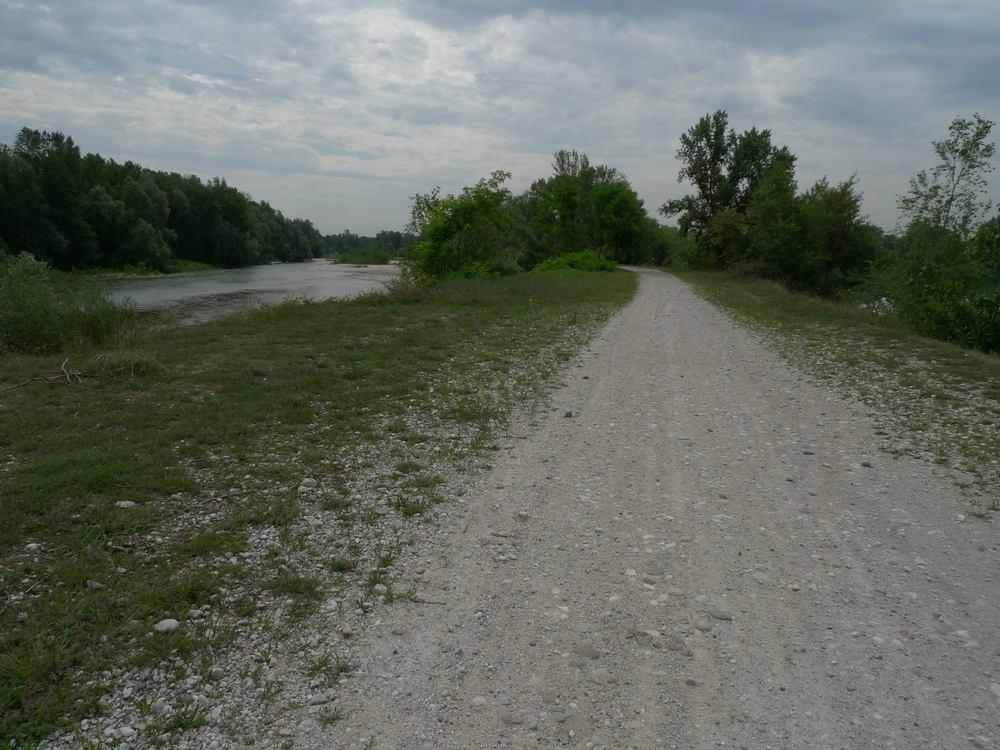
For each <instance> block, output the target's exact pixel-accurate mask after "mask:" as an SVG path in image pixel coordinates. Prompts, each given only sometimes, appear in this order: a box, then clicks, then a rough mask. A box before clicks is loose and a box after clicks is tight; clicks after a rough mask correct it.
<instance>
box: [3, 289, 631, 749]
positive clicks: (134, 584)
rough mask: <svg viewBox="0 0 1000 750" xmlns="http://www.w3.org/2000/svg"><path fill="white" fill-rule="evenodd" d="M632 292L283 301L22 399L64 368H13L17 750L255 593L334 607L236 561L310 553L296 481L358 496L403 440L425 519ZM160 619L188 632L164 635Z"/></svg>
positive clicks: (11, 600)
mask: <svg viewBox="0 0 1000 750" xmlns="http://www.w3.org/2000/svg"><path fill="white" fill-rule="evenodd" d="M634 288H635V279H634V277H633V276H632V275H631V274H625V273H615V274H587V273H579V272H573V271H564V272H553V273H549V274H532V275H529V274H524V275H518V276H512V277H507V278H501V279H485V280H456V281H453V282H449V283H447V284H443V285H441V286H439V287H435V288H433V289H431V290H429V291H425V290H401V291H399V292H397V293H396V294H390V295H387V296H386V295H369V296H366V297H363V298H360V299H356V300H351V301H331V302H325V303H310V302H294V303H286V304H282V305H278V306H276V307H272V308H267V309H264V310H260V311H257V312H254V313H250V314H247V315H242V316H236V317H232V318H227V319H223V320H218V321H214V322H211V323H207V324H205V325H202V326H198V327H195V328H185V329H183V330H166V331H164V330H162V329H161V330H153V329H150V330H148V331H146V332H145V334H144V335H143V334H140V335H138V336H136V337H135V338H134V339H133V340H132V341H131V342H130V343H129V348H128V349H122V350H117V351H112V352H104V351H98V350H93V349H80V350H78V351H76V352H73V353H72V354H71V356H70V364H69V365H68V367H69V369H73V368H77V369H78V370H79V371H86V372H89V373H92V374H93V375H94V376H95V377H87V378H83V379H74V380H72V382H69V381H62V380H42V381H31V382H26V381H30V380H31V378H32V377H34V376H36V375H37V374H38V373H44V372H49V371H52V370H53V369H58V368H59V367H60V366H61V363H62V361H63V359H65V357H66V353H64V352H61V353H60V354H59V355H57V356H56V355H53V356H48V357H46V356H34V355H10V356H5V357H4V358H3V359H2V360H0V364H2V366H0V488H2V492H0V512H2V514H3V519H4V523H3V524H2V526H0V737H2V738H11V739H12V740H15V741H17V742H20V743H21V744H20V745H18V746H24V745H26V744H28V743H31V742H33V741H38V740H41V739H42V738H44V737H46V736H48V735H49V734H50V733H52V732H54V731H57V730H68V729H72V727H73V725H74V724H75V722H76V721H78V720H79V719H80V718H81V717H84V716H87V715H92V714H93V713H94V712H96V711H97V710H98V709H99V701H98V699H99V697H100V696H101V694H102V692H103V691H104V690H106V682H102V678H101V676H102V675H105V676H107V675H110V674H111V673H112V670H114V669H116V668H129V667H134V666H135V665H136V664H149V663H157V662H158V661H162V660H163V659H168V658H195V655H196V654H197V652H198V650H199V649H203V648H205V647H206V640H205V639H206V638H208V637H210V636H208V635H206V633H205V631H204V630H200V629H199V627H198V623H199V622H200V621H201V620H198V618H199V617H200V616H201V615H199V614H198V613H199V612H204V611H206V610H205V608H206V607H211V608H212V611H213V613H214V614H215V615H218V616H223V617H225V616H231V617H234V618H245V617H251V616H253V612H254V603H255V601H256V597H258V596H260V597H266V596H280V597H284V598H286V599H287V600H288V601H290V602H292V603H293V604H295V605H302V606H303V607H305V606H307V605H308V604H309V602H311V601H313V600H315V599H317V598H318V597H320V596H321V595H322V590H321V588H322V585H323V584H322V581H319V582H317V581H313V580H312V579H311V578H308V577H304V575H303V574H299V573H298V572H296V573H295V574H292V573H289V571H288V570H287V568H286V567H283V565H282V562H281V559H280V557H281V555H280V552H279V553H275V554H274V555H270V557H273V558H274V567H273V569H272V570H271V571H269V572H268V573H267V574H264V575H261V573H260V571H255V572H254V573H252V574H251V573H249V572H248V571H247V569H246V568H245V566H243V565H242V564H241V563H242V560H243V559H244V556H245V555H246V554H248V553H246V552H244V549H245V547H246V544H247V538H248V536H249V537H255V538H256V537H258V536H260V535H261V533H262V531H261V530H262V529H263V530H266V531H268V533H270V534H271V536H272V537H273V539H274V543H275V545H282V546H281V547H280V548H279V547H278V546H275V547H272V548H270V549H269V550H268V552H269V553H270V552H273V551H274V550H279V549H289V550H293V551H294V552H295V553H296V554H298V553H302V554H305V553H306V552H307V551H308V546H309V540H308V539H307V538H306V537H305V536H304V535H303V534H302V533H301V532H300V530H299V529H298V528H297V527H296V521H297V519H299V517H300V516H301V515H302V513H303V512H304V510H303V508H304V506H308V505H309V503H310V502H313V501H311V500H310V496H309V495H308V494H305V495H304V494H303V493H302V488H301V487H300V488H299V491H298V492H297V491H296V487H297V485H299V482H300V479H301V478H302V476H303V473H304V472H308V473H309V474H310V475H311V476H315V477H317V478H319V479H320V481H322V482H324V483H325V485H335V484H337V483H343V485H344V486H348V485H349V484H350V472H351V471H354V470H355V469H356V467H357V466H358V465H359V464H358V461H359V460H361V459H358V458H357V457H358V456H360V457H362V459H363V458H364V456H365V455H366V451H370V452H381V451H376V449H375V446H379V445H381V444H383V442H384V440H385V438H386V436H387V435H390V436H391V437H392V439H393V441H394V444H395V445H397V446H406V447H407V450H405V451H400V455H398V456H395V457H391V458H390V461H391V463H390V471H391V472H392V473H393V474H396V475H398V476H399V477H402V478H403V479H402V480H401V481H405V482H406V487H407V488H408V492H410V494H409V495H408V496H407V497H406V498H405V502H404V503H401V505H400V508H399V510H401V511H402V512H403V513H412V514H418V513H419V512H421V511H422V510H424V509H426V508H427V507H429V504H430V503H431V502H432V501H433V500H434V499H435V494H434V488H435V487H436V485H437V482H438V480H437V478H436V476H434V475H429V474H425V473H421V469H422V467H424V466H425V465H430V464H431V463H433V461H431V460H430V459H431V458H433V460H434V461H438V460H440V458H441V456H442V455H447V454H448V451H449V450H450V451H453V452H454V453H455V454H456V457H460V455H459V454H462V453H463V451H464V452H465V453H466V454H467V453H469V452H475V451H476V450H480V451H484V450H487V449H488V446H489V443H490V434H491V430H492V429H493V428H494V427H495V425H496V424H497V423H498V421H502V419H503V418H504V417H505V416H506V414H508V413H509V411H510V409H511V408H513V404H514V401H515V399H516V397H517V395H518V394H519V393H520V394H523V392H524V389H523V387H521V386H523V385H524V383H521V382H512V380H513V381H518V380H519V379H521V378H528V377H534V378H538V377H544V376H545V375H547V374H551V373H552V372H554V371H555V369H557V367H558V365H559V363H560V362H561V361H564V360H565V359H566V358H568V357H569V356H570V355H571V354H572V351H573V350H575V347H576V346H577V345H579V343H581V342H582V340H583V339H582V338H581V337H582V336H583V335H584V333H585V331H586V330H589V328H590V327H592V326H593V325H594V324H595V323H596V322H599V321H600V320H603V319H605V318H606V317H607V316H608V315H610V313H611V312H612V311H613V310H614V309H615V308H616V307H617V306H619V305H621V304H622V303H624V302H625V301H626V300H627V299H628V298H629V297H630V296H631V295H632V293H633V292H634ZM553 353H555V356H553ZM528 362H533V363H535V364H534V365H533V366H532V367H531V368H528V369H525V367H524V366H523V365H524V363H528ZM25 383H26V384H25ZM22 384H23V385H22ZM433 435H446V436H449V435H451V436H459V435H471V436H472V437H471V438H470V439H469V440H468V441H467V443H461V444H460V441H459V440H457V438H456V439H454V440H451V441H450V442H449V440H447V439H446V440H444V441H442V440H440V439H432V436H433ZM462 446H465V447H462ZM431 451H433V456H428V455H427V454H428V453H429V452H431ZM404 454H405V455H404ZM373 460H374V459H373ZM275 488H278V489H275ZM345 493H346V491H345ZM352 502H353V498H352V497H351V496H350V495H349V493H346V494H345V495H344V496H343V497H341V496H333V497H328V498H326V499H325V500H324V501H323V503H324V504H323V507H322V509H321V510H317V512H336V513H341V514H344V518H343V521H344V525H345V531H344V534H345V536H346V535H347V534H349V533H350V529H351V525H352V524H355V525H356V524H357V522H358V520H359V519H358V518H354V519H352V518H351V517H350V513H351V503H352ZM373 512H374V511H372V510H371V509H369V510H367V511H365V516H364V517H362V518H361V520H363V519H364V518H366V517H367V515H368V514H371V513H373ZM375 516H376V518H375V521H376V522H377V521H378V513H375ZM343 552H344V556H340V557H338V558H336V559H334V560H331V559H330V557H329V550H325V555H326V557H325V558H324V560H323V565H328V566H330V568H331V569H332V572H337V573H339V574H340V575H345V574H347V575H350V574H351V573H350V572H349V571H351V570H352V569H353V568H354V567H355V560H354V555H355V553H356V552H357V551H356V550H352V549H351V547H350V546H348V547H347V548H346V549H345V550H344V551H343ZM384 557H385V555H381V556H380V559H378V560H375V561H374V564H376V565H381V564H382V563H384V562H386V560H384V559H381V558H384ZM360 574H361V573H359V575H360ZM369 583H371V582H369ZM376 585H379V583H378V582H376V583H373V584H372V588H374V587H375V586H376ZM382 585H384V584H382ZM233 590H240V591H243V593H242V594H241V595H240V596H239V597H238V598H233V597H229V598H227V597H226V596H224V595H223V594H224V593H225V592H227V591H229V592H231V591H233ZM167 617H172V618H175V619H178V620H180V621H181V629H180V630H178V631H175V632H173V633H170V634H168V635H163V634H157V633H153V632H151V626H152V624H153V623H155V622H157V621H159V620H160V619H162V618H167ZM218 630H219V629H218V628H216V631H218ZM207 645H211V644H207Z"/></svg>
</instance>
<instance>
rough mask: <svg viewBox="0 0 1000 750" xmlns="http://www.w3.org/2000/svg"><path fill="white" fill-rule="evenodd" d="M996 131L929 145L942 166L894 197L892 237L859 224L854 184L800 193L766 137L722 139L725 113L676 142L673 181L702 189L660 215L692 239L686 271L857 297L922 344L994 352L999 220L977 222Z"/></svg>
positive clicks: (986, 206)
mask: <svg viewBox="0 0 1000 750" xmlns="http://www.w3.org/2000/svg"><path fill="white" fill-rule="evenodd" d="M992 126H993V123H992V122H990V121H989V120H985V119H983V118H982V117H980V116H979V115H975V116H974V117H973V119H971V120H970V119H966V118H961V117H959V118H956V119H955V120H954V121H953V122H952V124H951V127H950V128H949V135H948V137H947V138H945V139H943V140H941V141H935V142H934V143H933V147H934V152H935V154H936V155H937V157H938V159H939V163H938V164H937V165H935V166H934V167H933V168H931V169H930V170H924V171H921V172H920V173H919V174H918V175H917V176H916V177H914V178H913V179H912V180H911V181H910V190H909V192H908V193H907V194H906V195H903V196H900V198H899V208H900V211H901V212H902V214H903V216H904V221H905V224H904V230H903V232H902V234H901V235H899V236H895V235H891V234H885V233H884V232H882V230H880V229H878V228H877V227H875V226H873V225H871V224H869V223H868V222H867V221H866V220H865V218H864V217H863V216H862V214H861V195H860V194H859V193H858V190H857V181H856V180H855V179H854V178H851V179H849V180H846V181H844V182H841V183H839V184H836V185H833V184H830V183H829V182H828V181H827V180H826V179H825V178H824V179H821V180H819V181H818V182H817V183H816V184H814V185H813V186H812V187H811V188H809V189H808V190H806V191H805V192H802V193H800V192H798V186H797V183H796V180H795V157H794V156H793V155H792V154H791V153H790V152H789V151H788V149H787V148H784V147H781V148H778V147H775V146H773V145H771V142H770V133H769V131H767V130H764V131H758V130H756V129H753V130H749V131H747V132H745V133H742V134H737V133H736V132H735V131H733V130H731V129H729V130H727V127H728V118H727V116H726V113H725V112H716V113H714V114H710V115H706V116H704V117H703V118H701V120H699V121H698V123H697V124H696V125H694V126H693V127H692V128H690V129H689V130H688V131H687V133H685V134H684V135H683V136H682V137H681V147H680V149H679V150H678V152H677V158H678V159H679V160H680V161H681V163H682V165H683V166H682V169H681V172H680V176H679V179H680V180H689V181H690V182H691V183H692V184H693V185H694V186H695V188H696V191H697V192H696V193H694V194H692V195H688V196H685V197H684V198H681V199H679V200H672V201H668V202H667V203H666V204H664V206H663V207H662V208H661V212H663V213H664V214H667V215H674V214H679V219H678V224H679V227H680V232H681V233H682V234H684V235H686V236H690V237H691V238H692V239H693V242H691V243H689V244H688V245H687V246H686V247H683V248H681V249H680V252H679V256H680V258H681V260H682V261H683V262H684V263H686V265H688V266H691V267H696V268H697V267H702V268H716V269H731V270H735V271H737V272H741V273H747V274H751V275H755V276H762V277H765V278H772V279H777V280H780V281H782V282H784V283H785V284H787V285H789V286H790V287H792V288H795V289H800V290H804V291H808V292H812V293H815V294H820V295H823V296H838V295H850V296H855V297H860V298H862V299H866V300H867V301H869V302H878V303H879V304H878V306H879V307H881V308H882V309H887V310H891V311H894V312H895V313H896V314H898V315H899V317H900V318H902V319H903V320H904V321H905V322H907V323H908V324H909V325H910V326H911V327H912V328H913V329H914V330H916V331H918V332H920V333H923V334H925V335H928V336H933V337H936V338H942V339H945V340H949V341H955V342H958V343H961V344H963V345H965V346H972V347H977V348H980V349H983V350H985V351H996V350H1000V248H998V243H1000V240H998V236H1000V228H998V227H1000V219H996V218H995V219H993V220H991V221H986V222H985V223H984V220H985V219H986V218H987V217H988V216H989V214H990V212H991V211H993V208H994V207H993V205H992V203H991V202H990V201H989V200H987V199H986V198H985V197H984V196H985V192H986V175H987V174H988V173H989V172H990V171H991V169H992V167H991V165H990V160H991V158H992V157H993V155H994V147H993V144H992V143H989V142H988V141H987V138H988V136H989V133H990V130H991V128H992Z"/></svg>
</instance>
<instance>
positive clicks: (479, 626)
mask: <svg viewBox="0 0 1000 750" xmlns="http://www.w3.org/2000/svg"><path fill="white" fill-rule="evenodd" d="M638 273H640V275H641V285H640V290H639V293H638V295H637V297H636V299H635V300H634V301H633V302H632V303H631V304H630V305H628V306H627V307H626V308H625V309H623V311H622V312H620V313H619V314H618V315H617V316H616V317H615V318H614V319H613V320H612V321H611V322H610V323H609V324H608V326H607V327H606V328H605V329H604V330H603V331H602V333H601V334H600V335H599V336H598V337H597V338H596V339H595V340H594V341H593V342H592V344H591V346H590V347H589V349H588V350H587V351H586V352H585V353H583V354H582V355H581V357H580V359H579V360H578V362H576V363H574V364H573V365H571V366H570V368H569V369H568V370H567V372H566V376H565V379H566V381H567V383H566V386H565V387H564V388H562V389H560V390H558V391H557V392H556V393H555V394H554V396H553V400H552V402H551V404H550V407H551V411H549V412H547V413H545V414H542V415H536V416H535V418H534V421H532V420H531V419H530V418H527V417H526V418H525V419H524V421H523V422H522V423H521V424H520V425H518V426H516V427H515V428H514V429H513V431H512V434H511V437H510V440H509V445H508V446H505V447H507V448H508V449H509V450H506V451H502V452H501V453H499V454H498V458H497V461H496V462H495V466H494V469H493V470H492V471H490V472H488V473H486V474H484V475H483V476H481V477H480V478H479V479H477V480H476V481H475V484H474V485H473V487H472V489H471V491H470V492H469V493H468V494H467V495H466V496H465V497H464V498H462V499H463V500H464V503H462V504H459V503H452V504H450V507H449V509H448V510H447V511H445V513H444V515H443V516H442V519H441V524H442V525H441V526H440V527H438V528H436V529H432V533H428V540H427V541H426V542H424V543H418V546H417V555H418V557H417V561H416V562H415V563H414V564H413V569H412V570H411V571H410V572H411V575H417V576H418V577H419V580H420V587H419V590H418V598H419V600H420V602H419V603H417V602H415V603H407V604H399V605H396V606H393V607H387V608H384V609H380V610H379V612H378V614H377V618H378V619H377V620H375V621H373V622H371V623H370V624H369V625H368V626H366V627H365V628H364V629H363V631H361V632H358V633H356V635H355V640H356V642H355V654H356V655H357V656H356V658H358V669H357V671H356V672H355V673H354V674H353V675H352V676H351V679H350V680H349V681H348V682H347V683H345V684H344V686H343V688H342V689H343V691H344V693H343V694H342V700H341V702H342V705H343V706H344V708H345V717H344V718H343V719H342V720H341V721H338V722H336V723H334V724H332V725H329V726H327V727H321V726H320V725H319V724H314V725H313V727H312V729H311V730H310V731H305V732H298V733H297V734H296V736H295V737H294V740H293V742H294V745H295V746H296V747H303V748H327V747H376V748H493V747H528V746H531V747H552V746H560V745H566V746H570V747H587V748H594V747H601V748H653V747H668V748H669V747H677V748H702V747H706V748H707V747H743V748H915V747H921V748H932V747H933V748H939V747H940V748H965V747H973V748H976V747H981V748H986V747H993V746H994V743H998V742H1000V638H998V632H997V631H998V626H1000V617H998V614H1000V613H998V611H997V610H998V602H1000V591H998V575H997V571H998V564H997V562H998V557H997V544H996V533H995V530H994V529H993V528H992V527H991V526H990V525H988V524H987V523H985V522H981V521H977V520H975V519H974V518H971V517H966V516H965V509H966V506H965V505H964V504H963V501H962V500H961V498H960V495H959V492H958V490H957V489H956V488H955V487H954V486H953V485H952V484H950V482H949V481H948V480H947V478H946V477H945V476H944V475H943V472H940V473H939V471H938V470H937V469H936V468H935V467H933V466H932V465H929V464H926V463H921V462H919V461H916V460H913V459H910V458H905V457H904V458H900V459H894V458H891V457H890V456H888V455H885V454H881V453H879V452H878V451H877V448H876V447H875V446H876V445H877V444H878V438H877V436H876V435H875V433H874V430H875V428H874V427H873V426H872V423H871V422H870V420H869V419H868V418H867V417H866V416H865V414H864V413H863V411H862V410H861V409H860V408H859V407H857V406H856V405H853V404H850V403H847V402H845V401H843V400H840V399H838V398H837V397H835V396H834V395H833V394H832V393H830V392H828V391H826V390H823V389H821V388H818V387H816V386H814V385H812V384H810V383H809V382H808V381H807V379H806V378H805V377H804V376H803V375H802V374H800V373H798V372H796V371H794V370H792V369H791V368H790V367H789V366H788V365H787V364H785V363H784V362H783V361H782V360H780V359H779V358H778V357H777V356H776V355H774V354H773V353H771V352H770V351H769V350H767V349H766V348H765V347H764V346H762V344H761V343H760V341H759V340H758V339H756V338H755V337H754V335H752V334H749V333H748V332H747V331H745V330H743V329H741V328H739V327H737V326H736V325H734V324H733V323H732V322H731V321H730V320H729V319H728V318H727V317H726V316H725V315H724V314H722V313H721V312H719V311H718V310H716V309H715V308H713V307H712V306H710V305H709V304H708V303H706V302H704V301H703V300H701V299H700V298H699V297H697V296H696V295H695V294H694V293H693V292H692V291H691V290H690V289H689V288H688V287H687V286H686V285H684V284H683V283H682V282H680V281H678V280H676V279H674V278H673V277H670V276H668V275H666V274H663V273H660V272H655V271H639V272H638ZM431 537H433V538H431Z"/></svg>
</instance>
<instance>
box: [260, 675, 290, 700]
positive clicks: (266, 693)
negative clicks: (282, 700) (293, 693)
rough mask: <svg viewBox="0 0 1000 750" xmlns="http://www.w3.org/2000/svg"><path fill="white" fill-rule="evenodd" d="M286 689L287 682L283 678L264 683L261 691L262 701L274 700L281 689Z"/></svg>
mask: <svg viewBox="0 0 1000 750" xmlns="http://www.w3.org/2000/svg"><path fill="white" fill-rule="evenodd" d="M284 689H285V683H283V682H282V681H281V680H274V681H272V682H266V683H264V689H263V690H261V691H260V699H261V701H262V702H265V703H266V702H267V701H270V700H274V699H275V698H277V697H278V696H279V695H281V691H282V690H284Z"/></svg>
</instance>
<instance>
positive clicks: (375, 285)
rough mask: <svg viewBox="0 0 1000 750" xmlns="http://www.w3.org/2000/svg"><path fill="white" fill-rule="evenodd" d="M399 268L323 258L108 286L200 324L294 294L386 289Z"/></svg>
mask: <svg viewBox="0 0 1000 750" xmlns="http://www.w3.org/2000/svg"><path fill="white" fill-rule="evenodd" d="M398 273H399V269H398V268H397V267H396V266H351V265H346V264H333V263H329V262H327V261H326V260H322V259H319V260H313V261H309V262H306V263H274V264H271V265H266V266H249V267H247V268H226V269H218V270H212V271H190V272H186V273H178V274H171V275H169V276H150V277H140V278H130V279H116V280H113V281H110V282H108V285H107V291H108V294H109V295H110V296H111V298H112V299H116V300H121V301H124V300H131V301H132V303H133V304H134V305H135V306H136V308H137V309H139V310H140V311H144V312H175V313H177V314H178V315H179V317H180V318H181V320H182V321H184V322H185V323H188V324H195V323H202V322H204V321H206V320H211V319H213V318H219V317H222V316H224V315H230V314H232V313H236V312H243V311H245V310H250V309H253V308H254V307H259V306H260V305H269V304H274V303H276V302H281V301H282V300H286V299H289V298H304V299H310V300H324V299H331V298H333V297H338V298H346V297H354V296H357V295H358V294H361V293H363V292H369V291H372V290H382V289H384V288H385V284H386V283H387V282H389V281H391V280H392V279H394V278H396V276H397V275H398Z"/></svg>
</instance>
